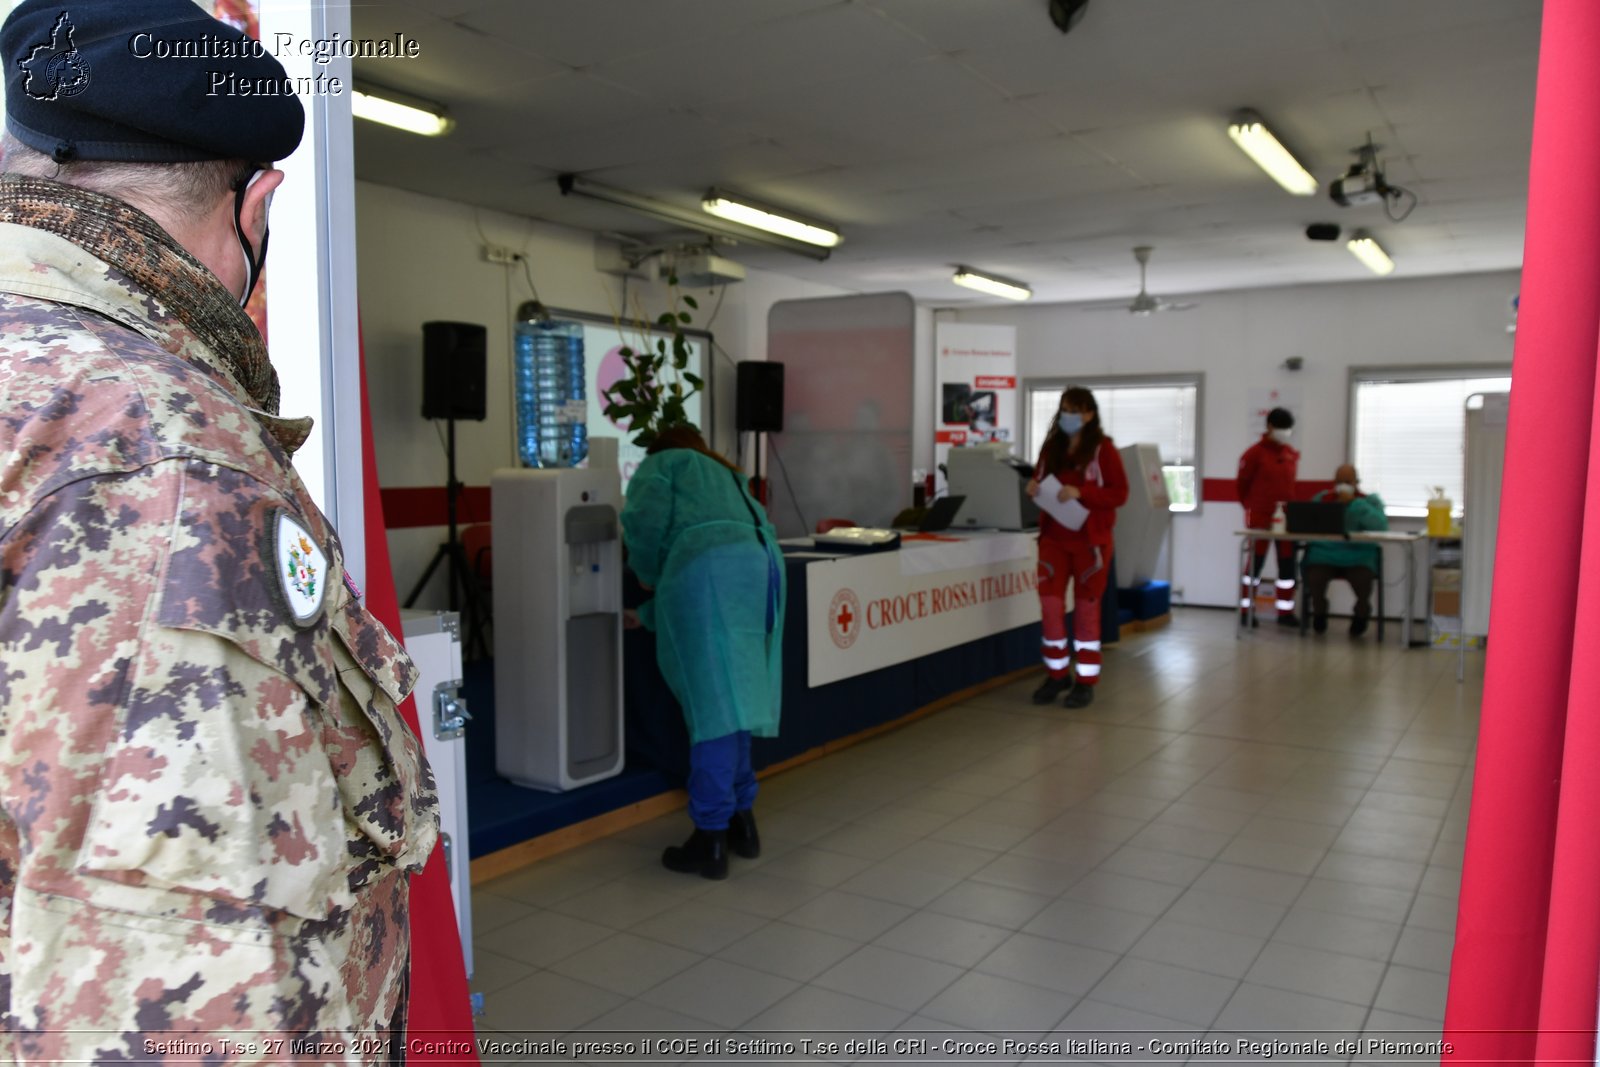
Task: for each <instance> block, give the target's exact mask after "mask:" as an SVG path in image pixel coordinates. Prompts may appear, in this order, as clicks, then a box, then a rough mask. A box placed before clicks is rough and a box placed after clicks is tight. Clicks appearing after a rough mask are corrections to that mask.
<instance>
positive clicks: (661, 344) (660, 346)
mask: <svg viewBox="0 0 1600 1067" xmlns="http://www.w3.org/2000/svg"><path fill="white" fill-rule="evenodd" d="M666 350H667V339H666V338H665V337H662V338H659V339H657V341H656V351H657V352H665V351H666Z"/></svg>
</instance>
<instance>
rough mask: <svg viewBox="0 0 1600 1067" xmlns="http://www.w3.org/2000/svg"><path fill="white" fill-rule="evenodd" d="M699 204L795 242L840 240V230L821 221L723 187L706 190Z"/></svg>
mask: <svg viewBox="0 0 1600 1067" xmlns="http://www.w3.org/2000/svg"><path fill="white" fill-rule="evenodd" d="M700 206H701V207H702V208H704V209H705V210H706V211H707V212H709V213H710V214H712V215H715V216H717V217H718V218H723V219H727V220H728V221H729V222H737V223H739V224H740V225H741V226H753V227H755V228H756V229H758V230H766V231H767V232H769V233H775V234H778V235H780V236H782V237H788V238H790V239H792V240H795V241H804V242H805V243H806V244H808V245H819V246H820V247H822V248H832V247H834V246H835V245H837V244H838V243H839V241H840V240H841V238H840V236H839V232H838V231H837V230H833V229H829V228H828V227H827V226H824V225H822V224H821V223H818V222H809V221H806V220H805V219H802V218H800V217H798V216H797V215H795V214H794V213H793V212H790V211H785V210H780V209H779V208H775V207H769V206H767V205H765V204H760V203H757V202H755V201H753V200H750V199H748V198H746V197H742V196H734V195H733V194H732V193H726V192H723V191H722V190H720V189H708V190H706V195H705V199H703V200H702V201H701V202H700Z"/></svg>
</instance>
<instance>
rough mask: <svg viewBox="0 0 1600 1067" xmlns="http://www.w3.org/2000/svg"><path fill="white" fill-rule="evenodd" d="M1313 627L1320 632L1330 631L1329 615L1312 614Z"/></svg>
mask: <svg viewBox="0 0 1600 1067" xmlns="http://www.w3.org/2000/svg"><path fill="white" fill-rule="evenodd" d="M1311 628H1312V629H1313V630H1315V631H1316V632H1317V633H1319V634H1325V633H1327V632H1328V617H1327V616H1326V615H1313V616H1311Z"/></svg>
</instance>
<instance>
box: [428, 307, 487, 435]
mask: <svg viewBox="0 0 1600 1067" xmlns="http://www.w3.org/2000/svg"><path fill="white" fill-rule="evenodd" d="M488 360H489V330H488V328H487V327H484V326H478V325H475V324H473V323H470V322H425V323H423V324H422V417H423V418H425V419H471V420H473V421H476V422H482V421H483V419H484V418H485V416H487V415H488V409H487V405H486V400H485V397H484V389H485V379H486V377H487V374H488Z"/></svg>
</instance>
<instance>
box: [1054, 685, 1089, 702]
mask: <svg viewBox="0 0 1600 1067" xmlns="http://www.w3.org/2000/svg"><path fill="white" fill-rule="evenodd" d="M1093 703H1094V686H1092V685H1077V686H1073V687H1072V692H1070V693H1068V694H1067V699H1065V700H1063V701H1062V702H1061V706H1062V707H1064V708H1086V707H1088V706H1089V705H1090V704H1093Z"/></svg>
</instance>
